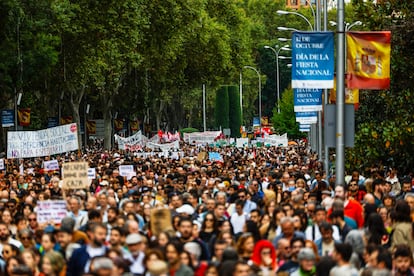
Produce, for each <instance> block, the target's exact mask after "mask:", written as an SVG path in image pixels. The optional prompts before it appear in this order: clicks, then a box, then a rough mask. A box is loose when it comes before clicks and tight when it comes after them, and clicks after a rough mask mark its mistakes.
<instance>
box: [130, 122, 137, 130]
mask: <svg viewBox="0 0 414 276" xmlns="http://www.w3.org/2000/svg"><path fill="white" fill-rule="evenodd" d="M129 126H130V128H131V131H133V132H135V131H138V121H137V120H135V121H129Z"/></svg>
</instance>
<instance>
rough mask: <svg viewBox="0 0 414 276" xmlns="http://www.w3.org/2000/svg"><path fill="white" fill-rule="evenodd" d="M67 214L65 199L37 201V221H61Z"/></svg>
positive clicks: (56, 222) (57, 222)
mask: <svg viewBox="0 0 414 276" xmlns="http://www.w3.org/2000/svg"><path fill="white" fill-rule="evenodd" d="M67 214H68V211H67V208H66V201H65V200H46V201H38V202H37V222H38V223H52V222H53V223H55V224H59V223H61V221H62V219H63V218H64V217H66V216H67Z"/></svg>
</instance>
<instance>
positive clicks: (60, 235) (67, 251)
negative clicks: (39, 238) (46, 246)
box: [56, 223, 81, 261]
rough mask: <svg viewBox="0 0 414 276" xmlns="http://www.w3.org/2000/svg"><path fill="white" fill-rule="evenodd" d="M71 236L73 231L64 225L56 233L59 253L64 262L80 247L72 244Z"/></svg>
mask: <svg viewBox="0 0 414 276" xmlns="http://www.w3.org/2000/svg"><path fill="white" fill-rule="evenodd" d="M72 235H73V229H72V228H71V227H70V226H69V225H67V224H64V223H62V224H61V226H60V228H59V229H58V230H57V233H56V240H57V242H58V243H59V245H60V249H59V252H60V253H61V254H62V256H63V257H64V258H65V260H66V261H68V260H69V259H70V257H71V256H72V253H73V251H74V250H75V249H78V248H80V247H81V245H80V244H78V243H73V242H72Z"/></svg>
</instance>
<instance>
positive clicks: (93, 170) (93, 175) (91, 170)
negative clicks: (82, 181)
mask: <svg viewBox="0 0 414 276" xmlns="http://www.w3.org/2000/svg"><path fill="white" fill-rule="evenodd" d="M95 178H96V168H89V169H88V179H95Z"/></svg>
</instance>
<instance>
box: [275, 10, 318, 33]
mask: <svg viewBox="0 0 414 276" xmlns="http://www.w3.org/2000/svg"><path fill="white" fill-rule="evenodd" d="M276 13H277V14H279V15H288V14H294V15H296V16H299V17H301V18H302V19H303V20H305V21H306V23H308V25H309V27H310V28H311V30H312V31H313V30H314V28H313V25H312V23H311V22H310V21H309V19H307V18H306V17H305V16H304V15H303V14H301V13H298V12H294V11H283V10H278V11H277V12H276Z"/></svg>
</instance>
